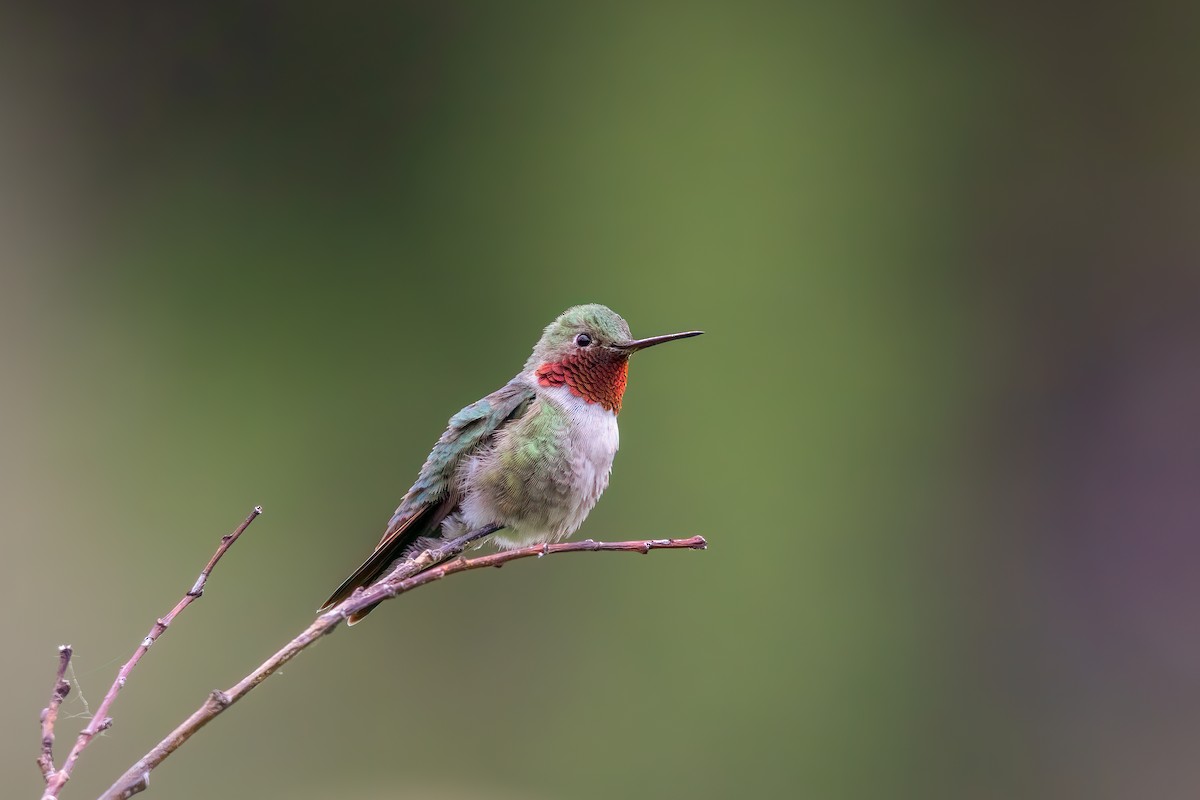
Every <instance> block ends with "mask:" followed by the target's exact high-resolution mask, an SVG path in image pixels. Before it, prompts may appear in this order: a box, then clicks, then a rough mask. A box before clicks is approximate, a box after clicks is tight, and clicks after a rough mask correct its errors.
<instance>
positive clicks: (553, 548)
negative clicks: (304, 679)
mask: <svg viewBox="0 0 1200 800" xmlns="http://www.w3.org/2000/svg"><path fill="white" fill-rule="evenodd" d="M495 530H496V528H494V527H492V528H482V529H480V530H477V531H472V532H470V533H468V534H466V535H464V536H460V537H458V538H457V539H453V540H450V541H448V542H447V543H446V544H443V545H441V546H439V547H436V548H434V549H432V550H425V551H424V552H422V553H420V554H419V555H417V556H416V557H415V558H410V559H407V560H405V561H402V562H401V563H400V564H399V565H398V566H397V567H396V568H394V569H393V570H392V571H391V573H389V574H388V576H387V577H385V578H383V579H382V580H380V581H379V582H377V583H375V584H372V585H371V586H369V587H367V588H366V589H360V590H357V591H355V593H354V594H352V595H350V597H348V598H346V599H345V600H344V601H342V603H340V604H339V605H336V606H334V607H333V608H331V609H329V610H328V611H326V612H324V613H323V614H320V615H318V616H317V618H316V619H315V620H313V622H312V624H311V625H309V626H308V627H307V628H306V629H305V630H304V631H303V632H302V633H301V634H300V635H299V636H297V637H296V638H295V639H292V640H291V641H290V642H288V643H287V644H286V645H284V646H283V647H282V648H281V649H280V650H279V651H278V652H276V653H275V655H273V656H271V657H270V658H268V659H267V660H266V661H264V662H263V663H262V664H261V665H259V667H258V668H257V669H255V670H254V671H253V672H251V673H250V674H249V675H247V676H246V677H244V678H242V679H241V680H240V681H238V682H237V683H236V684H234V685H233V686H232V687H231V688H229V689H226V690H225V691H221V690H215V691H213V692H212V693H211V694H209V696H208V698H207V699H206V700H205V701H204V703H203V704H202V705H201V706H200V707H199V708H198V709H196V710H195V711H194V712H192V715H191V716H189V717H188V718H187V719H186V720H184V721H183V722H182V723H181V724H180V725H179V727H177V728H175V730H173V731H171V733H169V734H168V735H167V737H166V738H165V739H163V740H162V741H161V742H159V743H158V744H156V745H155V746H154V747H153V748H151V749H150V752H148V753H146V755H144V756H143V757H142V758H141V759H139V760H138V761H137V763H135V764H134V765H133V766H132V767H130V768H129V769H128V770H126V772H125V774H124V775H122V776H121V777H120V778H119V779H118V780H117V782H116V783H114V784H113V785H112V786H111V787H109V789H108V791H107V792H105V793H104V794H103V795H102V796H101V800H117V799H118V798H119V799H120V800H125V799H126V798H129V797H132V796H133V795H135V794H137V793H138V792H141V791H144V790H145V789H146V788H147V786H148V785H149V782H150V772H151V770H153V769H154V768H155V767H157V766H158V765H159V764H161V763H162V762H163V761H164V760H166V758H167V757H168V756H170V755H171V753H173V752H175V751H176V750H177V749H178V748H179V746H180V745H181V744H183V743H184V742H186V741H187V740H188V739H189V738H191V736H192V734H194V733H196V731H198V730H200V729H201V728H202V727H204V726H205V725H206V724H208V723H209V722H210V721H212V720H213V719H214V718H215V717H216V716H217V715H219V714H220V713H221V712H223V711H224V710H225V709H227V708H229V706H231V705H233V704H234V703H236V702H237V701H238V700H240V699H242V698H243V697H245V696H246V694H248V693H249V692H250V690H251V689H253V688H254V687H255V686H257V685H258V684H260V683H262V682H263V681H265V680H266V679H267V678H269V677H271V675H272V674H274V673H275V671H276V670H278V669H279V668H280V667H282V666H283V665H284V664H286V663H287V662H289V661H291V660H292V659H293V658H294V657H295V656H297V655H299V654H300V653H301V652H302V651H304V650H305V649H306V648H308V647H309V645H311V644H313V643H314V642H316V641H317V640H318V639H320V638H321V637H323V636H325V635H327V634H329V633H332V632H333V630H334V629H335V628H337V626H338V625H339V624H340V623H341V622H342V621H343V620H346V619H347V618H348V617H349V616H350V615H351V614H354V613H355V612H358V611H362V610H363V609H366V608H367V607H369V606H373V605H376V604H378V603H380V602H383V601H384V600H387V599H388V598H391V597H396V596H397V595H401V594H404V593H405V592H408V591H410V590H412V589H416V588H417V587H419V586H424V585H425V584H427V583H432V582H433V581H436V580H440V579H441V578H444V577H446V576H447V575H453V574H454V573H456V572H466V571H468V570H473V569H481V568H483V567H499V566H503V565H504V564H506V563H508V562H509V561H514V560H516V559H518V558H530V557H538V558H540V557H542V556H545V555H551V554H554V553H571V552H587V551H594V550H615V551H628V552H635V553H649V552H650V551H651V550H656V549H691V550H703V549H705V548H706V547H707V546H708V544H707V542H705V540H704V537H702V536H693V537H691V538H689V539H648V540H639V541H632V542H596V541H592V540H591V539H587V540H586V541H582V542H563V543H560V544H547V545H533V546H532V547H524V548H521V549H518V550H509V551H506V552H501V553H495V554H493V555H487V556H480V557H478V558H472V559H463V558H455V556H458V555H459V554H460V553H462V551H463V550H464V549H465V548H466V546H467V545H468V544H470V543H471V542H472V541H474V540H475V539H479V538H481V537H483V536H486V535H488V534H489V533H493V532H494V531H495ZM452 558H453V559H454V560H452V561H447V559H452Z"/></svg>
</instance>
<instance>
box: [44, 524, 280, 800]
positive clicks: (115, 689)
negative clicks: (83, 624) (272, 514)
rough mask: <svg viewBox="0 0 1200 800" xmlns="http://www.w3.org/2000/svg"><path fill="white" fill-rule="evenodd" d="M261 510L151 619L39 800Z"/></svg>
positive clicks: (52, 792)
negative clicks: (160, 614) (181, 593)
mask: <svg viewBox="0 0 1200 800" xmlns="http://www.w3.org/2000/svg"><path fill="white" fill-rule="evenodd" d="M261 513H262V506H255V507H254V510H252V511H251V512H250V515H249V516H247V517H246V518H245V519H244V520H242V523H241V524H240V525H238V526H237V528H235V529H234V530H233V532H232V533H227V534H225V535H224V536H222V537H221V544H220V545H219V546H218V547H217V551H216V552H215V553H213V556H212V558H210V559H209V560H208V563H207V564H206V565H205V566H204V569H202V570H201V571H200V577H198V578H197V579H196V582H195V583H194V584H192V588H191V589H189V590H188V591H187V593H186V594H184V596H183V597H181V598H180V599H179V602H178V603H176V604H175V607H174V608H172V609H171V610H170V612H168V613H167V615H166V616H165V617H160V618H159V619H157V620H155V622H154V626H153V627H152V628H150V632H149V633H148V634H146V638H144V639H142V642H141V644H139V645H138V646H137V649H136V650H134V651H133V655H132V656H130V658H129V660H128V661H126V662H125V665H124V666H123V667H121V669H120V670H118V672H117V678H116V680H114V681H113V684H112V686H110V687H109V689H108V693H107V694H105V695H104V699H103V700H101V701H100V705H99V706H98V707H97V708H96V713H95V714H94V715H93V716H92V718H91V720H90V721H89V722H88V724H87V725H86V726H84V729H83V730H82V731H80V732H79V737H78V738H77V739H76V740H75V744H74V746H73V747H72V748H71V752H70V753H68V754H67V758H66V760H65V761H63V765H62V769H59V770H57V771H54V772H52V774H50V775H49V776H48V777H47V778H46V792H45V794H43V795H42V800H53V799H54V798H57V797H58V794H59V792H61V791H62V788H63V786H65V785H66V783H67V781H69V780H70V779H71V771H72V770H73V769H74V768H75V762H76V761H78V760H79V755H80V754H81V753H82V752H83V751H84V750H85V749H86V748H87V746H88V745H89V744H90V743H91V741H92V739H94V738H95V737H96V735H97V734H99V733H101V732H102V731H105V730H107V729H108V728H109V727H110V726H111V725H112V718H111V717H109V716H108V712H109V710H110V709H111V708H112V704H113V702H114V701H115V700H116V699H117V695H118V694H119V693H120V691H121V689H123V688H125V682H126V681H127V680H128V679H129V673H131V672H133V668H134V667H136V666H137V664H138V662H139V661H141V660H142V656H144V655H145V654H146V651H147V650H149V649H150V648H151V647H152V646H153V645H154V643H155V642H156V641H158V637H160V636H162V634H163V632H164V631H166V629H167V628H168V627H170V625H171V623H172V622H173V621H174V620H175V617H177V616H179V614H180V612H182V611H183V610H184V609H185V608H187V607H188V606H189V605H191V604H192V602H193V601H195V600H196V599H197V598H198V597H200V595H202V594H203V593H204V584H205V583H206V582H207V581H208V576H209V575H210V574H211V573H212V571H213V567H215V566H216V565H217V562H218V561H220V560H221V556H223V555H225V553H226V551H228V550H229V548H230V547H232V546H233V543H234V542H236V541H237V540H238V537H239V536H241V535H242V532H243V531H245V530H246V528H247V527H249V525H250V523H251V522H253V521H254V520H255V518H256V517H257V516H258V515H259V514H261ZM67 660H69V659H67ZM65 668H66V665H65V663H64V664H63V666H62V668H61V669H60V677H61V671H62V669H65ZM44 739H45V737H44V735H43V744H42V747H43V750H45V748H46V744H45V741H44ZM43 769H44V768H43Z"/></svg>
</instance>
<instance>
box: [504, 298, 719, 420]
mask: <svg viewBox="0 0 1200 800" xmlns="http://www.w3.org/2000/svg"><path fill="white" fill-rule="evenodd" d="M701 333H703V331H686V332H684V333H668V334H666V335H663V336H651V337H650V338H648V339H634V338H633V336H632V335H631V334H630V332H629V325H628V323H626V322H625V320H624V319H622V318H621V315H620V314H618V313H617V312H615V311H613V310H612V309H611V308H608V307H607V306H602V305H599V304H596V303H592V304H589V305H583V306H573V307H571V308H568V309H567V310H566V311H564V312H563V313H562V314H560V315H559V317H558V319H556V320H554V322H551V323H550V324H549V325H547V326H546V330H545V331H543V332H542V338H541V339H539V340H538V343H537V345H536V346H534V348H533V354H532V355H531V356H530V357H529V360H528V361H526V362H525V370H526V371H527V372H532V373H533V375H534V376H535V378H536V379H537V381H538V384H539V385H540V386H544V387H555V386H565V387H566V388H567V390H568V391H570V393H571V394H573V395H575V396H576V397H581V398H583V399H584V400H586V401H587V402H589V403H598V404H600V405H601V406H603V407H604V408H607V409H608V410H609V411H612V412H613V413H614V414H615V413H617V412H618V411H620V410H621V396H622V395H623V394H624V393H625V381H626V376H627V375H628V370H629V357H630V356H632V355H633V354H634V353H636V352H637V351H638V350H644V349H646V348H647V347H653V346H654V345H656V344H662V343H663V342H671V341H674V340H676V339H686V338H688V337H689V336H699V335H700V334H701Z"/></svg>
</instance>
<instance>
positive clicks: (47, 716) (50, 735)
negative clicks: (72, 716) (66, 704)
mask: <svg viewBox="0 0 1200 800" xmlns="http://www.w3.org/2000/svg"><path fill="white" fill-rule="evenodd" d="M70 663H71V645H69V644H62V645H59V646H58V671H57V672H56V673H55V674H54V688H53V689H52V690H50V703H49V704H48V705H47V706H46V707H45V708H43V709H42V754H41V755H39V756H38V760H37V762H38V766H39V767H41V768H42V777H43V778H45V779H46V782H47V783H49V782H50V778H52V777H53V776H54V723H55V722H57V721H58V707H59V706H61V705H62V701H63V700H65V699H66V697H67V695H68V694H69V693H70V691H71V683H70V682H69V681H68V680H67V679H66V674H67V665H68V664H70Z"/></svg>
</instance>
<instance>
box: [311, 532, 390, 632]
mask: <svg viewBox="0 0 1200 800" xmlns="http://www.w3.org/2000/svg"><path fill="white" fill-rule="evenodd" d="M407 547H408V542H407V541H404V540H403V539H402V538H399V537H398V538H397V539H396V540H394V541H391V542H388V543H387V544H385V545H383V546H382V547H380V548H379V549H378V550H376V551H375V552H374V553H371V557H370V558H368V559H367V560H366V561H364V562H363V563H362V566H361V567H359V568H358V569H356V570H354V574H353V575H351V576H350V577H349V578H346V580H344V581H342V585H341V586H339V587H338V588H337V589H336V590H334V592H333V594H331V595H329V599H328V600H326V601H325V604H324V605H322V606H321V611H324V610H326V609H327V608H332V607H333V606H336V605H337V604H338V603H340V602H342V601H343V600H345V599H346V598H347V597H349V596H350V595H352V594H354V590H355V589H358V588H359V587H360V586H370V585H371V584H372V583H374V582H375V581H376V580H378V579H379V578H381V577H382V576H383V574H384V573H385V572H387V570H388V567H390V566H391V565H392V562H393V561H395V560H396V559H398V558H400V556H402V555H404V550H405V548H407ZM372 608H374V606H372ZM370 610H371V609H367V610H366V611H362V612H359V614H357V615H356V616H359V617H365V616H366V615H367V611H370Z"/></svg>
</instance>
